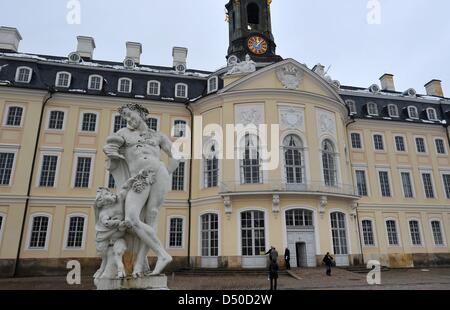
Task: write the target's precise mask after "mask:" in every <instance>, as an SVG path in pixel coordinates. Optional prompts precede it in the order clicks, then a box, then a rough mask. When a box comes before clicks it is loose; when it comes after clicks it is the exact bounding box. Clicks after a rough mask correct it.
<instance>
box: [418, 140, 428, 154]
mask: <svg viewBox="0 0 450 310" xmlns="http://www.w3.org/2000/svg"><path fill="white" fill-rule="evenodd" d="M416 146H417V153H426V152H427V149H426V147H425V139H424V138H416Z"/></svg>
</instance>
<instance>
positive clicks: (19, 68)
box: [14, 66, 33, 84]
mask: <svg viewBox="0 0 450 310" xmlns="http://www.w3.org/2000/svg"><path fill="white" fill-rule="evenodd" d="M21 69H28V70H29V76H28V80H27V81H19V72H20V70H21ZM32 77H33V69H31V68H30V67H27V66H20V67H18V68H17V69H16V76H15V78H14V81H16V82H17V83H26V84H29V83H30V82H31V78H32Z"/></svg>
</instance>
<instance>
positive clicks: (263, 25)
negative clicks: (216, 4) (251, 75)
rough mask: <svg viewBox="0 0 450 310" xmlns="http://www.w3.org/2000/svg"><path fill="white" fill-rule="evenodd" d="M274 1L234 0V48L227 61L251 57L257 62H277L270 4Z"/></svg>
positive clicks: (230, 18) (229, 7) (230, 4)
mask: <svg viewBox="0 0 450 310" xmlns="http://www.w3.org/2000/svg"><path fill="white" fill-rule="evenodd" d="M271 2H272V0H230V1H229V2H228V4H227V5H226V6H225V7H226V9H227V11H228V22H229V28H230V46H229V47H228V55H227V59H228V58H230V56H233V55H234V56H236V57H237V58H238V59H239V60H241V61H242V60H244V59H245V56H246V55H247V54H249V55H250V57H251V58H252V60H254V61H256V62H277V61H280V60H282V58H281V57H280V56H278V55H276V53H275V51H276V44H275V42H274V38H273V34H272V24H271V18H270V4H271Z"/></svg>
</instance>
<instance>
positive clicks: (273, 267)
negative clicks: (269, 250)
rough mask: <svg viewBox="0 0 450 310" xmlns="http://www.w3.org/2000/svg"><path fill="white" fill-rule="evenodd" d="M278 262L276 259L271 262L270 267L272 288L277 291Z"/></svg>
mask: <svg viewBox="0 0 450 310" xmlns="http://www.w3.org/2000/svg"><path fill="white" fill-rule="evenodd" d="M278 269H279V267H278V264H277V262H276V261H271V262H270V267H269V279H270V290H271V291H276V290H277V282H278Z"/></svg>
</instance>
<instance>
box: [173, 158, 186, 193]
mask: <svg viewBox="0 0 450 310" xmlns="http://www.w3.org/2000/svg"><path fill="white" fill-rule="evenodd" d="M181 163H184V174H183V190H174V189H173V186H172V185H173V184H172V183H173V173H172V174H171V175H170V191H171V192H174V193H180V192H185V191H186V189H187V186H188V182H189V179H188V178H187V176H188V175H189V174H188V169H189V165H188V161H186V160H181V161H180V164H181ZM178 167H179V166H178ZM177 169H178V168H177ZM174 173H175V171H174Z"/></svg>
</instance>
